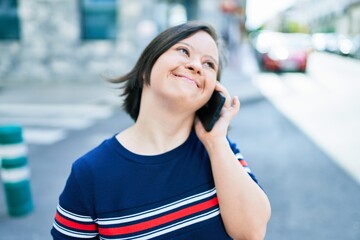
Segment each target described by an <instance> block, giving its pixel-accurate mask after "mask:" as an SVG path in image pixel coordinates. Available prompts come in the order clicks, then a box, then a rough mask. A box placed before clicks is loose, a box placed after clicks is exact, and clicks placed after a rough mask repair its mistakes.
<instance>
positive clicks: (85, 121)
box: [0, 116, 94, 129]
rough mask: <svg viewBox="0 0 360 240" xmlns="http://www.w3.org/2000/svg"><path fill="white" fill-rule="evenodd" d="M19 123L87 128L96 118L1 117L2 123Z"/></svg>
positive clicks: (0, 121)
mask: <svg viewBox="0 0 360 240" xmlns="http://www.w3.org/2000/svg"><path fill="white" fill-rule="evenodd" d="M14 122H15V123H17V124H20V125H23V126H40V127H43V126H46V127H59V128H67V129H86V128H88V127H89V126H91V125H92V124H93V123H94V119H90V118H85V117H80V116H78V117H73V116H71V117H64V116H51V117H25V116H24V117H0V124H9V123H14Z"/></svg>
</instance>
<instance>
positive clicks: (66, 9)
mask: <svg viewBox="0 0 360 240" xmlns="http://www.w3.org/2000/svg"><path fill="white" fill-rule="evenodd" d="M18 1H19V12H18V13H19V18H20V22H21V39H20V40H17V41H13V40H12V41H3V40H0V53H1V54H0V85H6V84H13V83H53V82H55V83H56V82H63V81H66V82H78V83H87V82H94V81H102V80H101V79H102V77H101V75H106V76H112V77H113V76H118V75H121V74H123V73H125V72H126V71H127V70H129V68H130V67H131V66H132V65H133V64H134V63H135V61H136V59H137V57H138V55H139V54H140V51H141V50H142V49H143V47H144V46H145V45H146V44H147V42H149V41H150V40H151V39H152V38H153V37H154V36H155V35H156V34H157V33H158V32H159V31H161V30H163V28H164V27H166V24H164V23H163V21H164V19H166V17H167V15H166V14H167V13H166V9H167V4H166V1H164V0H119V1H118V2H117V8H118V19H117V28H118V31H117V38H116V40H96V41H89V40H87V41H84V40H82V39H81V36H80V35H81V28H80V27H81V21H80V18H81V15H80V10H81V9H80V5H79V2H80V1H78V0H18ZM200 6H201V7H200V13H199V17H200V19H203V20H206V21H209V22H210V23H212V24H214V25H215V26H216V23H217V19H218V17H216V15H214V14H216V12H217V7H218V1H217V0H200Z"/></svg>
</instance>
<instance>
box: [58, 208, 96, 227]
mask: <svg viewBox="0 0 360 240" xmlns="http://www.w3.org/2000/svg"><path fill="white" fill-rule="evenodd" d="M55 219H56V221H57V222H59V223H61V224H62V225H64V226H66V227H68V228H73V229H77V230H81V231H96V230H97V226H96V224H94V223H91V224H81V223H77V222H74V221H71V220H69V219H67V218H64V217H63V216H61V215H60V214H59V213H58V212H57V213H56V216H55Z"/></svg>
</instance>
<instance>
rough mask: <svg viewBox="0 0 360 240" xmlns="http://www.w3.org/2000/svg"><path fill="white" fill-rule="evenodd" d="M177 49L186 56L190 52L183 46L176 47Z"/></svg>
mask: <svg viewBox="0 0 360 240" xmlns="http://www.w3.org/2000/svg"><path fill="white" fill-rule="evenodd" d="M177 50H178V51H179V52H180V53H182V54H185V55H186V56H190V52H189V50H188V49H187V48H185V47H178V48H177Z"/></svg>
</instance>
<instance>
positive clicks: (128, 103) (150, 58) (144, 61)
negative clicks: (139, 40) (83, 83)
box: [110, 21, 225, 121]
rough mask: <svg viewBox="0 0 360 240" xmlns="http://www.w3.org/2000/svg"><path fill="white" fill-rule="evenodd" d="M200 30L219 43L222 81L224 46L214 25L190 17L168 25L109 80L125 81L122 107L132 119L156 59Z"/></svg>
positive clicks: (138, 106) (115, 81)
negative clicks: (129, 66)
mask: <svg viewBox="0 0 360 240" xmlns="http://www.w3.org/2000/svg"><path fill="white" fill-rule="evenodd" d="M199 31H205V32H206V33H208V34H209V35H210V36H211V37H212V38H213V39H214V41H215V42H216V43H217V46H218V48H219V53H220V57H219V58H220V59H219V68H218V73H217V80H218V81H220V77H221V70H222V68H223V64H224V61H225V58H224V57H225V54H224V50H225V49H223V48H222V45H221V44H220V42H219V39H218V36H217V34H216V31H215V29H214V28H213V27H212V26H210V25H209V24H206V23H203V22H199V21H189V22H186V23H184V24H181V25H177V26H174V27H171V28H168V29H166V30H165V31H163V32H161V33H160V34H159V35H158V36H157V37H155V38H154V39H153V40H152V41H151V42H150V43H149V44H148V45H147V47H146V48H145V49H144V51H143V52H142V54H141V55H140V57H139V59H138V61H137V62H136V64H135V66H134V67H133V68H132V69H131V70H130V72H128V73H127V74H125V75H123V76H121V77H119V78H115V79H111V80H110V81H111V82H112V83H123V84H124V85H122V86H121V88H123V89H124V91H123V93H122V96H124V97H125V99H124V104H123V107H124V110H125V111H126V112H127V113H128V114H129V115H130V116H131V118H132V119H134V120H135V121H136V119H137V117H138V115H139V110H140V101H141V93H142V89H143V86H144V83H145V84H150V74H151V70H152V68H153V66H154V64H155V62H156V60H157V59H158V58H159V57H160V56H161V55H162V54H163V53H164V52H166V51H167V50H168V49H169V48H170V47H172V46H173V45H175V44H176V43H178V42H179V41H181V40H183V39H185V38H188V37H190V36H191V35H193V34H195V33H196V32H199Z"/></svg>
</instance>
